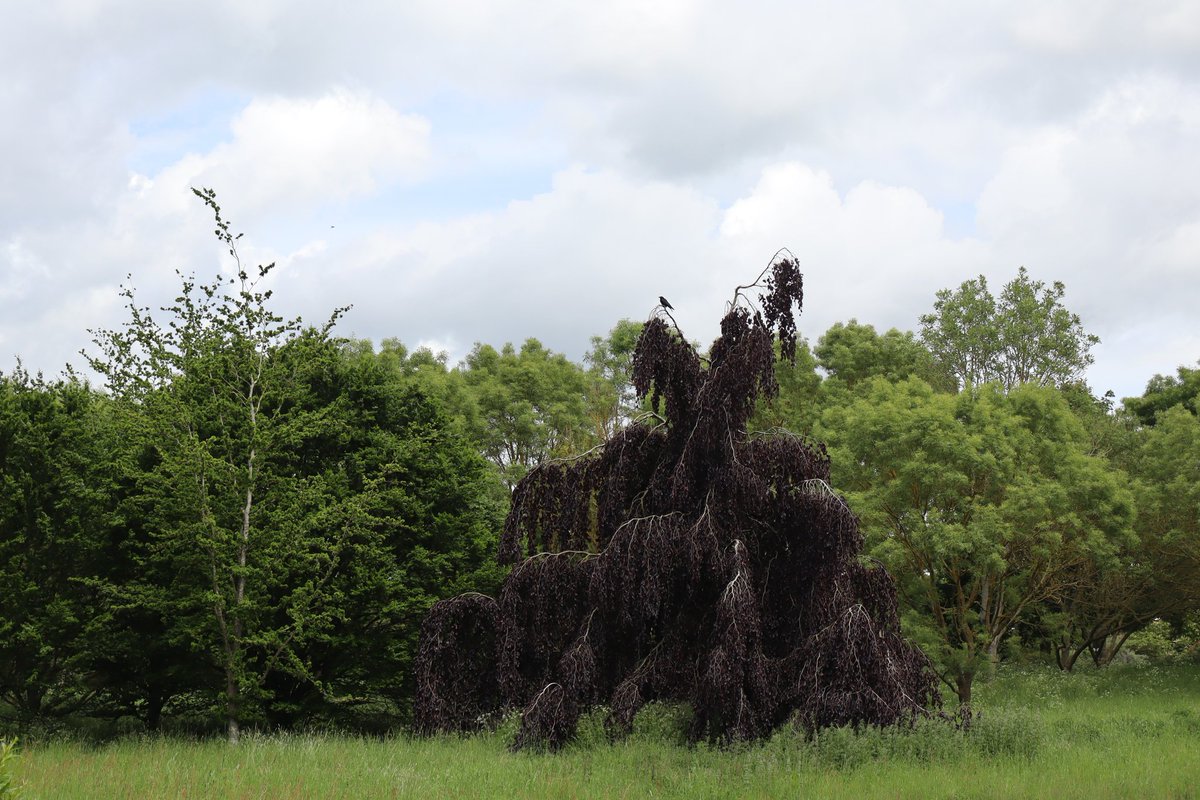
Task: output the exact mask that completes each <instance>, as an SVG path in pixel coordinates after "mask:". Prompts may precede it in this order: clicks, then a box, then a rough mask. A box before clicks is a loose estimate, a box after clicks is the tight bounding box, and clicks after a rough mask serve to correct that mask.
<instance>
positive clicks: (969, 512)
mask: <svg viewBox="0 0 1200 800" xmlns="http://www.w3.org/2000/svg"><path fill="white" fill-rule="evenodd" d="M198 194H200V195H201V199H203V200H204V202H206V203H207V204H208V206H209V207H210V209H211V210H212V212H213V214H214V219H215V221H216V233H217V235H218V237H219V238H220V239H221V241H222V242H223V243H224V244H225V245H227V246H228V249H229V251H230V254H231V257H233V258H234V259H235V261H234V263H235V264H236V268H235V270H234V272H233V274H232V276H231V277H220V276H218V278H216V279H214V280H213V281H212V282H209V283H203V282H197V281H196V280H194V279H192V278H190V277H186V276H184V277H181V280H180V292H179V295H178V297H177V298H176V300H175V301H174V302H173V303H172V304H170V305H169V306H168V307H166V308H164V309H161V310H152V309H149V308H146V307H144V306H141V305H139V303H138V300H137V296H136V293H135V291H134V289H133V288H132V286H127V287H126V289H125V290H124V296H125V299H126V301H127V312H128V313H127V320H126V322H125V324H123V325H122V326H121V327H120V328H119V329H116V330H102V331H95V332H93V336H94V342H95V343H94V346H93V347H92V348H91V349H90V350H89V351H88V359H89V363H90V366H91V367H92V368H93V370H94V371H95V372H96V373H97V374H99V375H100V376H101V377H102V378H103V386H102V387H93V386H91V385H89V384H88V383H87V382H86V381H84V380H82V379H81V378H79V377H77V376H74V375H71V374H68V375H66V376H65V377H63V378H60V379H53V380H47V379H44V378H43V377H41V376H40V375H31V374H29V373H28V372H26V371H25V370H24V369H23V368H21V366H20V365H19V364H18V366H17V367H16V368H15V369H14V370H12V371H11V372H9V373H7V374H2V375H0V603H2V609H0V719H3V721H4V723H3V724H5V725H20V726H27V725H30V724H34V723H35V722H39V721H42V722H44V721H45V720H53V719H61V718H68V717H77V716H80V715H86V716H91V717H100V718H110V719H117V718H130V717H136V718H138V719H140V720H141V721H142V724H144V725H145V727H147V728H148V729H156V728H158V727H160V726H161V725H163V724H164V723H165V722H170V723H171V724H183V723H185V722H186V723H188V724H194V725H197V726H200V727H211V726H213V725H216V724H218V723H219V724H220V725H221V726H222V727H223V729H224V730H225V732H226V734H227V735H228V737H229V738H230V740H232V741H236V739H237V737H238V735H239V731H240V729H241V728H242V727H243V726H244V725H246V724H256V725H269V726H285V727H286V726H294V725H299V724H316V723H329V724H335V725H347V726H358V727H388V726H392V725H395V724H398V723H403V722H405V721H406V720H407V719H408V718H409V714H410V708H411V704H412V701H413V692H414V683H413V677H412V659H413V656H414V653H415V648H416V640H417V632H418V627H419V625H420V621H421V619H422V618H423V616H424V615H425V614H426V612H427V611H428V609H429V608H430V606H431V605H432V604H433V603H434V602H435V601H436V600H438V599H441V598H445V597H449V596H452V595H456V594H460V593H463V592H482V593H494V592H495V591H496V590H497V588H498V587H499V586H500V583H501V581H502V580H503V579H504V577H505V574H506V569H507V568H506V567H501V566H499V565H498V563H497V559H496V555H497V547H498V543H499V533H500V529H501V523H502V521H503V519H504V516H505V514H506V512H507V510H508V506H509V503H510V494H511V489H512V487H513V486H514V485H516V483H517V482H518V481H519V480H520V479H521V478H522V477H523V476H524V475H525V474H526V473H527V472H528V471H529V470H531V469H533V468H534V467H536V466H537V465H539V464H542V463H544V462H546V461H548V460H551V459H554V458H558V457H564V456H569V455H572V454H577V453H580V452H584V451H586V450H588V449H589V448H591V447H593V446H594V445H595V444H597V443H598V442H601V441H604V440H606V439H608V438H610V437H611V436H612V435H613V434H614V433H615V432H617V431H619V430H622V429H623V428H625V427H626V426H627V425H628V424H629V423H630V422H631V420H633V419H634V418H636V417H637V416H638V415H639V414H641V413H642V412H644V411H645V410H646V409H645V408H644V407H643V406H642V405H641V404H640V403H639V401H638V400H637V398H636V396H635V393H634V391H633V387H632V374H633V368H632V362H631V359H632V354H633V352H634V348H635V345H636V342H637V340H638V336H639V335H640V333H641V330H642V325H641V323H635V322H631V321H627V320H623V321H621V322H619V323H618V324H617V325H616V326H615V327H614V328H613V329H612V330H611V331H610V332H609V333H608V335H607V336H603V337H601V336H597V337H594V338H593V340H592V343H591V348H590V350H589V352H588V354H587V355H586V357H585V358H584V359H583V362H582V363H575V362H572V361H571V360H569V359H567V358H566V357H564V356H563V355H561V354H557V353H554V352H552V351H550V350H549V349H547V348H546V347H544V346H543V345H542V344H541V343H540V342H538V341H537V340H536V339H529V340H527V341H526V342H524V343H523V344H522V345H521V346H520V347H519V348H518V347H515V346H513V345H511V344H507V345H504V346H503V347H501V348H499V349H497V348H495V347H492V346H490V345H487V344H477V345H476V346H475V348H474V349H473V350H472V351H471V352H470V354H469V355H468V356H467V357H466V358H465V359H464V361H463V362H462V363H461V364H458V365H454V366H451V365H450V364H449V363H448V361H447V359H446V358H445V356H441V355H436V354H433V353H431V352H430V351H428V350H425V349H416V350H409V349H408V348H406V347H405V346H404V345H403V344H402V343H400V342H399V341H396V340H385V341H384V342H382V343H381V344H380V345H379V346H378V347H376V346H374V345H373V344H372V343H370V342H366V341H355V340H346V339H341V338H338V337H337V336H336V335H335V334H334V332H333V331H334V325H335V323H336V321H337V319H338V317H339V316H340V313H341V312H340V311H335V312H333V313H332V314H331V316H330V318H329V319H328V320H326V321H325V322H324V323H323V324H320V325H317V326H312V325H306V324H304V323H303V322H302V321H300V320H292V319H286V318H283V317H280V316H279V315H277V314H276V313H275V312H274V311H273V309H272V306H271V296H270V292H269V291H268V290H266V289H263V288H262V287H263V285H264V284H263V281H264V279H265V278H266V277H267V276H268V275H269V274H270V271H271V267H269V266H267V267H259V268H252V269H247V268H244V267H242V265H241V264H240V262H237V260H236V259H237V249H236V242H237V238H238V237H237V236H235V235H233V234H232V233H231V232H230V229H229V225H228V223H227V222H226V221H225V220H224V219H223V217H222V215H221V210H220V207H219V206H218V205H217V204H216V199H215V197H214V196H213V195H212V194H211V193H209V192H199V193H198ZM1063 298H1064V288H1063V287H1062V285H1061V284H1053V285H1051V286H1046V285H1045V284H1043V283H1041V282H1039V281H1035V280H1033V279H1032V278H1030V276H1029V275H1028V273H1026V272H1025V271H1024V270H1021V271H1020V272H1019V273H1018V275H1017V276H1016V278H1014V279H1013V280H1012V281H1011V282H1010V283H1009V284H1007V285H1006V286H1005V287H1004V288H1003V291H1002V292H1001V293H1000V295H999V296H998V297H993V296H992V294H991V293H990V291H989V290H988V287H987V283H986V280H985V279H983V278H982V277H980V278H977V279H974V280H970V281H967V282H964V283H963V284H962V285H961V286H959V287H958V288H956V289H947V290H945V291H942V292H939V293H938V295H937V296H936V298H935V300H934V303H933V308H932V310H931V312H930V313H929V314H927V315H926V316H924V317H922V318H921V320H920V330H919V332H902V331H898V330H889V331H887V332H885V333H878V332H877V331H876V330H875V329H874V328H873V327H872V326H870V325H865V324H860V323H858V322H856V321H854V320H851V321H849V322H847V323H838V324H836V325H834V326H833V327H831V328H830V329H829V330H828V331H826V332H824V334H822V335H821V336H820V337H819V338H817V339H816V340H815V342H809V341H807V340H805V339H804V338H803V337H801V338H800V339H799V340H798V341H797V343H796V352H795V361H794V363H793V362H791V361H789V360H782V361H779V362H778V363H777V365H776V376H777V379H778V382H779V392H778V395H777V396H776V397H775V398H774V400H773V401H772V402H771V403H769V404H767V403H763V404H761V405H760V407H759V408H758V409H757V410H756V411H755V413H754V415H753V417H752V419H751V423H750V424H751V427H753V428H756V429H758V430H767V429H771V428H786V429H788V430H790V431H793V432H795V433H797V434H801V435H804V436H809V437H811V438H812V439H814V440H817V441H821V442H825V443H827V445H828V449H829V453H830V456H831V461H832V475H831V480H830V483H831V484H832V485H833V486H834V487H835V488H836V489H838V490H840V491H841V492H842V493H843V494H844V496H845V497H846V499H847V501H848V502H849V505H850V508H851V509H852V510H853V511H854V512H855V513H856V514H857V515H858V517H859V519H860V528H861V530H862V532H863V534H864V536H865V537H866V546H867V550H868V552H869V554H870V556H871V557H872V558H873V559H875V560H877V561H878V562H880V563H882V564H883V565H885V566H886V567H887V568H888V570H889V571H890V572H891V574H892V575H893V576H894V577H895V579H896V582H897V587H898V590H899V601H900V612H901V615H902V620H903V625H904V630H905V633H906V635H908V636H910V637H912V638H914V639H915V640H916V641H917V642H918V643H919V644H920V645H921V647H922V648H923V649H924V650H925V652H926V654H927V655H928V656H929V657H930V658H931V659H932V661H933V663H934V664H935V666H936V667H937V669H938V671H939V673H940V675H941V678H942V680H944V681H945V683H946V684H947V686H948V687H949V688H950V689H952V690H953V692H955V693H956V694H957V695H958V697H959V698H960V699H961V700H962V701H964V702H966V701H969V699H970V696H971V686H972V682H973V679H974V677H975V676H976V675H978V674H979V673H980V672H981V671H983V670H985V669H987V668H989V666H990V665H992V664H995V663H996V662H997V661H998V660H1000V659H1003V658H1005V657H1009V656H1011V655H1013V654H1016V653H1018V652H1020V651H1024V652H1031V651H1033V652H1037V651H1041V652H1045V653H1047V654H1048V655H1049V656H1050V657H1052V658H1053V659H1055V661H1056V663H1058V665H1059V666H1060V667H1061V668H1063V669H1071V668H1073V667H1074V666H1075V664H1076V663H1077V660H1078V659H1079V658H1081V657H1083V656H1085V655H1086V656H1087V657H1088V658H1090V659H1092V660H1094V661H1095V663H1097V664H1101V665H1103V664H1105V663H1108V662H1109V661H1111V660H1112V659H1113V658H1114V657H1115V655H1116V654H1117V653H1118V652H1119V651H1120V649H1121V647H1122V645H1123V644H1124V642H1125V641H1126V640H1127V639H1128V637H1129V636H1130V635H1132V634H1134V633H1135V632H1136V631H1138V630H1139V629H1141V628H1143V627H1145V626H1146V625H1148V624H1150V623H1152V622H1156V621H1157V623H1156V624H1161V622H1162V621H1164V620H1165V621H1166V623H1167V624H1169V625H1171V626H1173V629H1174V630H1175V632H1176V633H1182V632H1184V631H1185V630H1187V629H1188V625H1192V626H1193V628H1192V630H1193V635H1194V625H1195V620H1196V614H1197V610H1198V609H1200V422H1198V420H1197V416H1196V397H1197V395H1198V394H1200V369H1193V368H1189V367H1181V368H1180V369H1179V372H1178V375H1177V376H1168V377H1163V376H1156V377H1155V378H1154V379H1152V380H1151V381H1150V383H1149V384H1148V386H1147V390H1146V392H1145V393H1144V394H1143V395H1142V396H1141V397H1138V398H1126V399H1125V400H1124V401H1123V402H1122V403H1120V404H1116V403H1115V401H1114V398H1112V397H1111V396H1108V397H1095V396H1093V394H1092V392H1091V391H1090V390H1089V388H1088V387H1087V386H1086V385H1085V384H1083V383H1082V380H1081V376H1082V374H1083V371H1084V369H1086V367H1087V366H1088V364H1090V363H1091V358H1092V356H1091V354H1090V349H1091V347H1092V345H1094V344H1095V343H1096V339H1095V337H1093V336H1091V335H1089V334H1088V333H1087V332H1086V331H1085V330H1084V329H1083V326H1082V324H1081V321H1080V320H1079V318H1078V317H1077V316H1075V315H1073V314H1071V313H1070V312H1069V311H1067V309H1066V308H1065V306H1064V305H1063Z"/></svg>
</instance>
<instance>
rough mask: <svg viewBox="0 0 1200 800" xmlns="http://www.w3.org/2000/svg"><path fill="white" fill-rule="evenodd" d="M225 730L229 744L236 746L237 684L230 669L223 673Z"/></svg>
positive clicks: (237, 726) (237, 735) (238, 732)
mask: <svg viewBox="0 0 1200 800" xmlns="http://www.w3.org/2000/svg"><path fill="white" fill-rule="evenodd" d="M225 730H226V733H227V734H228V736H229V743H230V744H237V743H238V737H239V734H240V733H241V729H240V727H239V725H238V684H237V676H236V675H235V674H234V671H233V669H232V667H230V668H227V669H226V671H225Z"/></svg>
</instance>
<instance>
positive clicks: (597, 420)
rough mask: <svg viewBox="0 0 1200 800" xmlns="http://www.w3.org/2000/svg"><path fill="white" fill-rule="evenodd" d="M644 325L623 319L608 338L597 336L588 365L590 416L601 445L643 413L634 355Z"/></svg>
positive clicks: (588, 354) (589, 352)
mask: <svg viewBox="0 0 1200 800" xmlns="http://www.w3.org/2000/svg"><path fill="white" fill-rule="evenodd" d="M642 325H643V324H642V323H640V322H634V321H632V320H628V319H623V320H621V321H620V322H618V323H617V324H616V325H614V326H613V329H612V330H611V331H609V332H608V336H603V337H602V336H593V337H592V348H591V350H589V351H588V353H587V355H585V356H584V363H585V364H586V365H587V376H586V377H587V392H586V397H587V414H588V417H589V419H590V420H591V421H592V425H593V428H594V435H595V437H596V439H597V441H606V440H607V439H609V438H611V437H612V436H613V434H615V433H616V432H617V431H618V430H620V429H621V428H622V427H623V426H624V425H625V424H627V423H628V422H629V420H630V419H632V418H633V417H634V416H635V415H636V414H637V413H638V411H639V410H640V405H639V403H638V399H637V394H636V392H634V390H633V379H632V375H633V351H634V348H635V347H636V346H637V342H638V337H639V336H641V335H642Z"/></svg>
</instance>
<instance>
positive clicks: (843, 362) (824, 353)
mask: <svg viewBox="0 0 1200 800" xmlns="http://www.w3.org/2000/svg"><path fill="white" fill-rule="evenodd" d="M813 354H814V355H815V356H816V357H817V363H818V364H819V365H820V367H821V368H822V369H823V370H825V372H826V373H828V375H829V377H830V378H831V379H835V380H837V381H839V382H840V383H841V384H843V385H844V386H845V387H846V388H848V389H852V388H854V387H855V386H856V385H858V384H860V383H862V382H863V381H866V380H867V379H869V378H874V377H882V378H886V379H887V380H889V381H891V382H893V383H895V382H896V381H901V380H904V379H905V378H911V377H916V378H921V379H922V380H924V381H926V382H927V383H930V384H932V385H935V386H937V385H938V383H939V381H938V378H939V377H940V376H939V375H938V374H937V371H936V368H935V366H934V362H933V355H932V354H931V353H930V352H929V349H928V348H926V347H925V345H923V344H922V343H921V342H920V341H919V340H918V339H917V338H916V336H914V335H913V334H912V332H911V331H903V332H901V331H899V330H897V329H896V328H891V329H890V330H888V331H887V332H886V333H884V334H882V335H881V334H878V333H876V332H875V327H874V326H872V325H862V324H860V323H859V322H858V321H857V320H853V319H852V320H850V321H849V322H848V323H841V322H837V323H834V324H833V326H832V327H830V328H829V330H827V331H825V333H824V334H823V335H822V336H821V338H820V340H818V342H817V346H816V347H815V348H814V349H813ZM946 388H950V387H949V386H947V387H946Z"/></svg>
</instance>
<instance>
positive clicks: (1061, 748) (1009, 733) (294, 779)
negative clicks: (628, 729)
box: [16, 666, 1200, 800]
mask: <svg viewBox="0 0 1200 800" xmlns="http://www.w3.org/2000/svg"><path fill="white" fill-rule="evenodd" d="M977 691H978V697H977V703H976V708H977V710H978V711H979V712H980V713H979V716H978V718H977V720H976V722H975V724H974V725H973V727H972V729H971V730H970V731H969V732H967V733H963V732H960V731H957V730H955V729H953V728H951V727H949V726H947V725H944V724H939V723H933V722H929V723H924V724H921V725H918V726H917V727H916V728H915V729H914V730H911V731H878V730H868V731H864V732H861V733H857V734H856V733H854V732H852V731H849V730H835V731H829V732H826V733H825V734H823V735H822V736H820V737H818V738H817V739H816V740H815V741H812V742H806V741H805V740H804V739H803V737H801V736H798V735H796V734H794V733H790V732H785V733H781V734H778V735H777V736H775V737H774V738H773V739H771V740H770V741H768V742H766V743H764V744H761V745H756V746H752V747H751V746H747V747H739V748H735V749H733V750H725V751H721V750H714V749H711V748H707V747H691V748H689V747H686V746H681V745H679V744H678V743H676V742H675V741H673V738H674V733H673V730H674V729H673V727H672V726H673V725H674V724H675V722H676V720H677V717H678V715H677V714H676V713H675V712H672V711H671V710H669V709H666V710H664V709H654V710H651V711H650V713H648V714H646V715H645V716H644V717H643V718H640V719H639V724H638V730H637V732H635V735H634V736H633V737H632V738H631V739H629V740H627V741H625V742H622V743H619V744H615V745H609V744H607V743H606V742H604V740H603V736H602V735H601V734H600V732H599V726H598V723H597V721H596V720H595V719H591V720H588V721H587V723H586V724H585V725H584V726H583V730H582V741H581V742H580V743H579V744H576V745H574V746H572V747H570V748H569V749H567V750H566V751H565V752H563V753H560V754H557V755H544V754H531V753H519V754H511V753H509V752H508V751H507V749H506V739H505V734H504V733H503V732H498V733H496V734H492V735H484V736H476V737H471V738H463V739H459V738H442V739H434V740H421V739H408V738H393V739H386V740H379V739H358V738H353V737H345V736H342V737H339V736H303V735H283V736H250V737H248V738H247V739H246V740H245V741H244V742H243V744H242V745H241V746H239V747H237V748H233V749H231V748H229V747H228V746H226V745H225V744H224V743H222V742H220V741H215V740H209V741H199V742H188V741H181V740H172V739H164V738H159V739H153V738H142V739H124V740H120V741H117V742H114V743H110V744H106V745H100V746H89V745H86V744H80V743H71V742H59V743H50V744H43V745H37V746H30V747H27V748H23V749H22V751H21V753H20V758H19V760H18V762H17V765H16V774H17V777H18V778H19V779H21V780H23V781H24V782H25V784H26V792H25V793H26V797H28V798H34V799H35V800H37V799H38V798H40V799H42V800H60V799H61V800H72V799H73V798H89V800H100V799H102V798H177V797H178V798H222V799H223V800H234V799H236V798H306V799H307V798H407V797H421V798H425V797H454V798H470V797H506V796H507V797H518V798H525V797H530V798H540V797H554V798H558V797H581V798H582V797H588V798H591V797H628V798H641V797H666V798H670V797H678V798H726V797H834V798H836V797H845V798H860V797H889V798H890V797H918V798H951V797H953V798H994V797H1047V798H1087V800H1096V798H1106V797H1138V798H1149V797H1154V798H1166V797H1179V798H1185V797H1200V668H1197V667H1195V666H1192V667H1171V668H1166V667H1158V668H1147V667H1140V668H1136V669H1130V668H1110V669H1109V670H1105V671H1099V672H1081V673H1078V674H1075V675H1061V674H1059V673H1057V672H1053V671H1050V670H1046V669H1036V670H1035V669H1031V670H1024V671H1022V670H1002V671H1001V673H1000V674H999V676H998V677H997V678H996V679H995V680H994V681H992V682H990V683H986V684H981V685H980V686H979V687H978V690H977Z"/></svg>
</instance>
